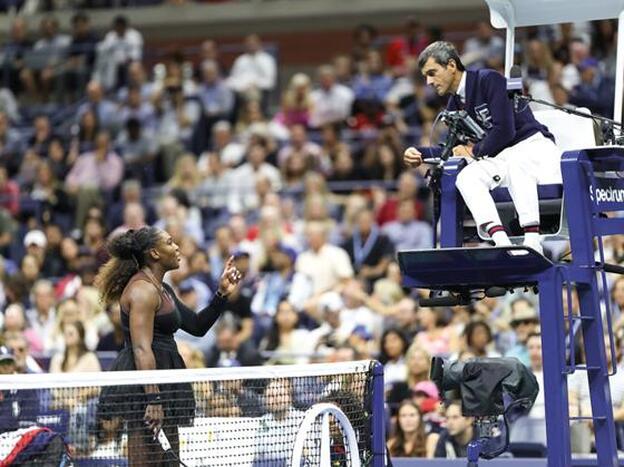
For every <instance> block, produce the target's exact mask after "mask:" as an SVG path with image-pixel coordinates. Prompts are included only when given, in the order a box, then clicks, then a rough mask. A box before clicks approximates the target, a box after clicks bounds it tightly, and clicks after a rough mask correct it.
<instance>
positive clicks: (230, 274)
mask: <svg viewBox="0 0 624 467" xmlns="http://www.w3.org/2000/svg"><path fill="white" fill-rule="evenodd" d="M242 278H243V274H242V273H241V272H240V271H239V270H238V269H237V268H236V266H235V265H234V256H230V257H229V258H228V260H227V261H226V262H225V268H223V274H221V279H220V280H219V293H220V294H221V295H225V296H228V295H229V294H231V293H232V292H233V291H234V289H235V288H236V286H237V285H238V284H239V282H240V281H241V279H242Z"/></svg>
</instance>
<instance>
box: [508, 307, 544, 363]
mask: <svg viewBox="0 0 624 467" xmlns="http://www.w3.org/2000/svg"><path fill="white" fill-rule="evenodd" d="M509 324H510V325H511V327H512V329H513V330H514V332H515V337H516V344H515V345H514V346H513V347H512V348H511V349H509V350H508V351H507V352H506V353H505V357H515V358H517V359H518V360H520V361H521V362H522V363H523V364H524V365H526V366H529V365H530V364H531V362H530V358H529V351H528V349H527V340H528V338H529V336H530V335H531V334H533V333H535V332H537V330H538V326H539V318H538V316H537V311H535V308H534V307H533V305H532V304H531V303H530V302H528V301H527V300H523V299H519V300H516V301H515V302H513V303H512V304H511V321H510V323H509Z"/></svg>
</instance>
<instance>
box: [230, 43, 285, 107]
mask: <svg viewBox="0 0 624 467" xmlns="http://www.w3.org/2000/svg"><path fill="white" fill-rule="evenodd" d="M245 47H246V49H247V51H246V52H245V53H244V54H243V55H241V56H239V57H238V58H237V59H236V60H235V61H234V65H233V66H232V70H231V71H230V77H229V78H228V84H229V85H230V87H231V88H232V89H233V90H234V91H236V92H237V93H239V94H243V95H245V96H246V97H252V96H254V95H255V96H256V97H257V93H258V92H260V94H261V95H262V102H263V106H262V108H263V109H264V110H266V104H267V99H268V94H269V92H270V91H272V90H273V89H274V88H275V84H276V79H277V64H276V62H275V58H274V57H273V56H271V55H270V54H269V53H267V52H266V51H265V50H263V48H262V41H261V40H260V37H259V36H258V35H257V34H250V35H248V36H247V37H246V38H245ZM265 113H266V112H265Z"/></svg>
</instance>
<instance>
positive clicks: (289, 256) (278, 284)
mask: <svg viewBox="0 0 624 467" xmlns="http://www.w3.org/2000/svg"><path fill="white" fill-rule="evenodd" d="M269 261H270V264H271V265H272V267H273V269H274V270H273V271H272V272H268V273H266V274H263V275H262V276H261V279H260V282H259V283H258V287H257V289H256V293H255V294H254V296H253V299H252V301H251V310H252V311H253V313H254V318H255V321H256V324H257V329H258V331H259V332H261V333H262V334H264V333H265V332H266V331H267V329H268V327H269V325H270V323H271V321H272V318H273V316H274V315H275V313H276V311H277V305H278V304H279V303H280V301H281V300H284V299H285V300H286V301H288V303H289V304H290V305H291V306H293V307H294V309H295V310H302V309H303V305H304V303H305V301H306V300H307V299H308V298H309V297H310V295H311V293H312V284H311V283H310V280H309V279H308V277H307V276H306V275H305V274H303V273H301V272H297V271H295V262H296V261H297V252H296V251H295V250H294V249H293V248H291V247H289V246H287V245H284V244H280V245H279V246H278V248H276V249H275V250H273V251H271V252H270V253H269Z"/></svg>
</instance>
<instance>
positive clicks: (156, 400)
mask: <svg viewBox="0 0 624 467" xmlns="http://www.w3.org/2000/svg"><path fill="white" fill-rule="evenodd" d="M145 401H146V402H147V405H159V404H161V403H162V399H161V398H160V393H158V392H148V393H146V394H145Z"/></svg>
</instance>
